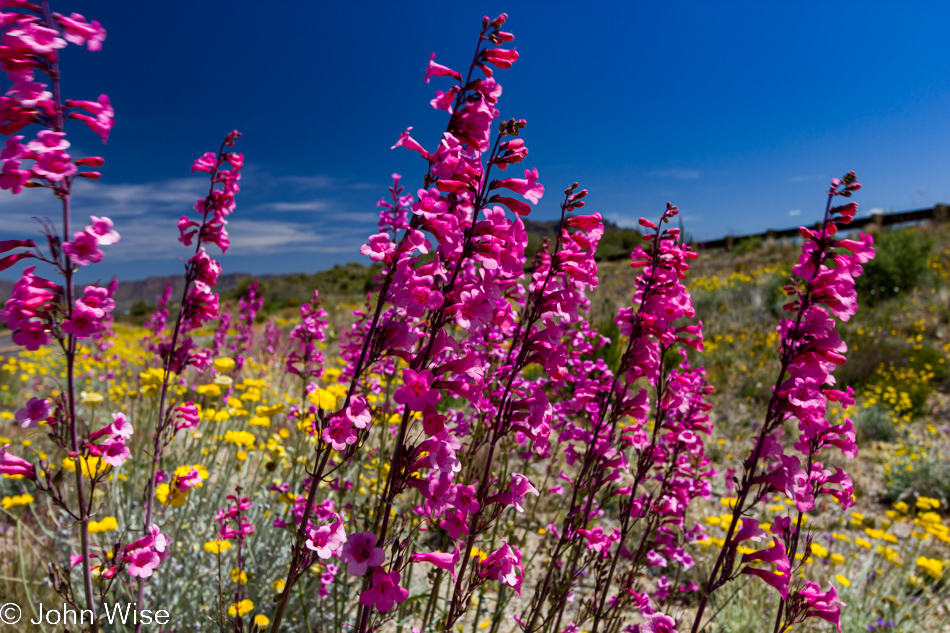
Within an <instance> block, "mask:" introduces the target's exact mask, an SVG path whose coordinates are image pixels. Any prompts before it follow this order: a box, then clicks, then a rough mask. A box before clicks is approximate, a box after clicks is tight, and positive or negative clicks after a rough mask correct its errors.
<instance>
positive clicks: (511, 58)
mask: <svg viewBox="0 0 950 633" xmlns="http://www.w3.org/2000/svg"><path fill="white" fill-rule="evenodd" d="M478 59H479V60H480V61H481V62H485V63H488V64H492V65H493V66H497V67H498V68H511V65H512V64H514V63H515V62H516V61H518V51H517V50H515V49H513V48H512V49H507V48H486V49H483V50H482V51H481V52H480V53H479V54H478ZM481 67H482V69H483V70H485V71H486V72H485V74H486V75H488V76H489V77H490V76H491V71H490V70H488V69H487V68H485V66H484V65H483V64H482V65H481Z"/></svg>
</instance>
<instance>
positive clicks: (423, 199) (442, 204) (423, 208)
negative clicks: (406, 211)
mask: <svg viewBox="0 0 950 633" xmlns="http://www.w3.org/2000/svg"><path fill="white" fill-rule="evenodd" d="M417 193H418V195H419V199H418V200H416V201H415V202H413V203H412V207H411V209H412V212H413V213H415V214H416V215H421V216H423V217H425V219H427V220H432V219H434V218H436V217H438V216H439V215H441V214H443V213H445V212H446V211H448V209H449V205H448V203H447V202H446V201H445V198H443V197H442V196H441V194H440V193H439V190H438V189H436V188H435V187H433V188H431V189H429V190H428V191H426V190H425V189H420V190H419V191H418V192H417Z"/></svg>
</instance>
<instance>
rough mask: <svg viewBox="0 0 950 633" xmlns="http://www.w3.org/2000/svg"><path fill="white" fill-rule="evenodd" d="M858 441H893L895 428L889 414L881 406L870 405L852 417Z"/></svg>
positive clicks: (895, 433)
mask: <svg viewBox="0 0 950 633" xmlns="http://www.w3.org/2000/svg"><path fill="white" fill-rule="evenodd" d="M854 426H855V429H856V430H857V432H858V439H859V442H868V441H876V442H893V441H894V439H895V438H896V437H897V429H896V428H895V427H894V422H893V420H891V416H890V414H889V413H888V412H887V411H885V410H884V409H882V408H881V407H870V408H868V409H862V410H861V411H859V412H858V414H857V415H856V416H855V419H854Z"/></svg>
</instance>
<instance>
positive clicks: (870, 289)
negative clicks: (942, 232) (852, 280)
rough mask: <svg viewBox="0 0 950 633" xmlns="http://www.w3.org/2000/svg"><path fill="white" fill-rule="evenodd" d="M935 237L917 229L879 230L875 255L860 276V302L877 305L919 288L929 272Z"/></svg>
mask: <svg viewBox="0 0 950 633" xmlns="http://www.w3.org/2000/svg"><path fill="white" fill-rule="evenodd" d="M933 244H934V241H933V238H932V237H930V236H927V235H923V234H922V233H920V232H919V231H917V230H916V229H900V230H894V231H885V232H882V233H879V234H878V235H876V236H875V238H874V250H875V251H876V253H877V254H876V256H875V257H874V259H873V260H871V261H870V262H868V263H867V264H865V265H864V274H863V275H862V276H861V277H859V278H858V279H857V290H858V295H859V297H860V302H861V303H864V304H867V305H875V304H877V303H880V302H881V301H884V300H885V299H889V298H891V297H896V296H898V295H901V294H904V293H906V292H909V291H911V290H913V289H914V288H916V287H917V285H918V284H919V283H920V282H921V281H922V280H923V277H924V275H925V274H926V272H927V257H928V256H929V255H930V250H931V249H932V248H933Z"/></svg>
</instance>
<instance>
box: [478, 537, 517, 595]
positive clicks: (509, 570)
mask: <svg viewBox="0 0 950 633" xmlns="http://www.w3.org/2000/svg"><path fill="white" fill-rule="evenodd" d="M481 567H482V571H480V572H479V573H478V576H479V577H480V578H494V579H495V580H497V581H498V582H500V583H501V584H503V585H508V586H509V587H511V588H513V589H514V590H515V592H516V593H517V594H518V595H519V596H520V595H521V582H522V581H523V580H524V565H523V564H522V563H521V551H520V550H519V549H518V548H517V547H516V546H514V545H508V542H507V541H503V542H502V546H501V547H500V548H498V549H497V550H496V551H494V552H492V553H491V554H489V555H488V557H487V558H486V559H485V560H483V561H482V562H481Z"/></svg>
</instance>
